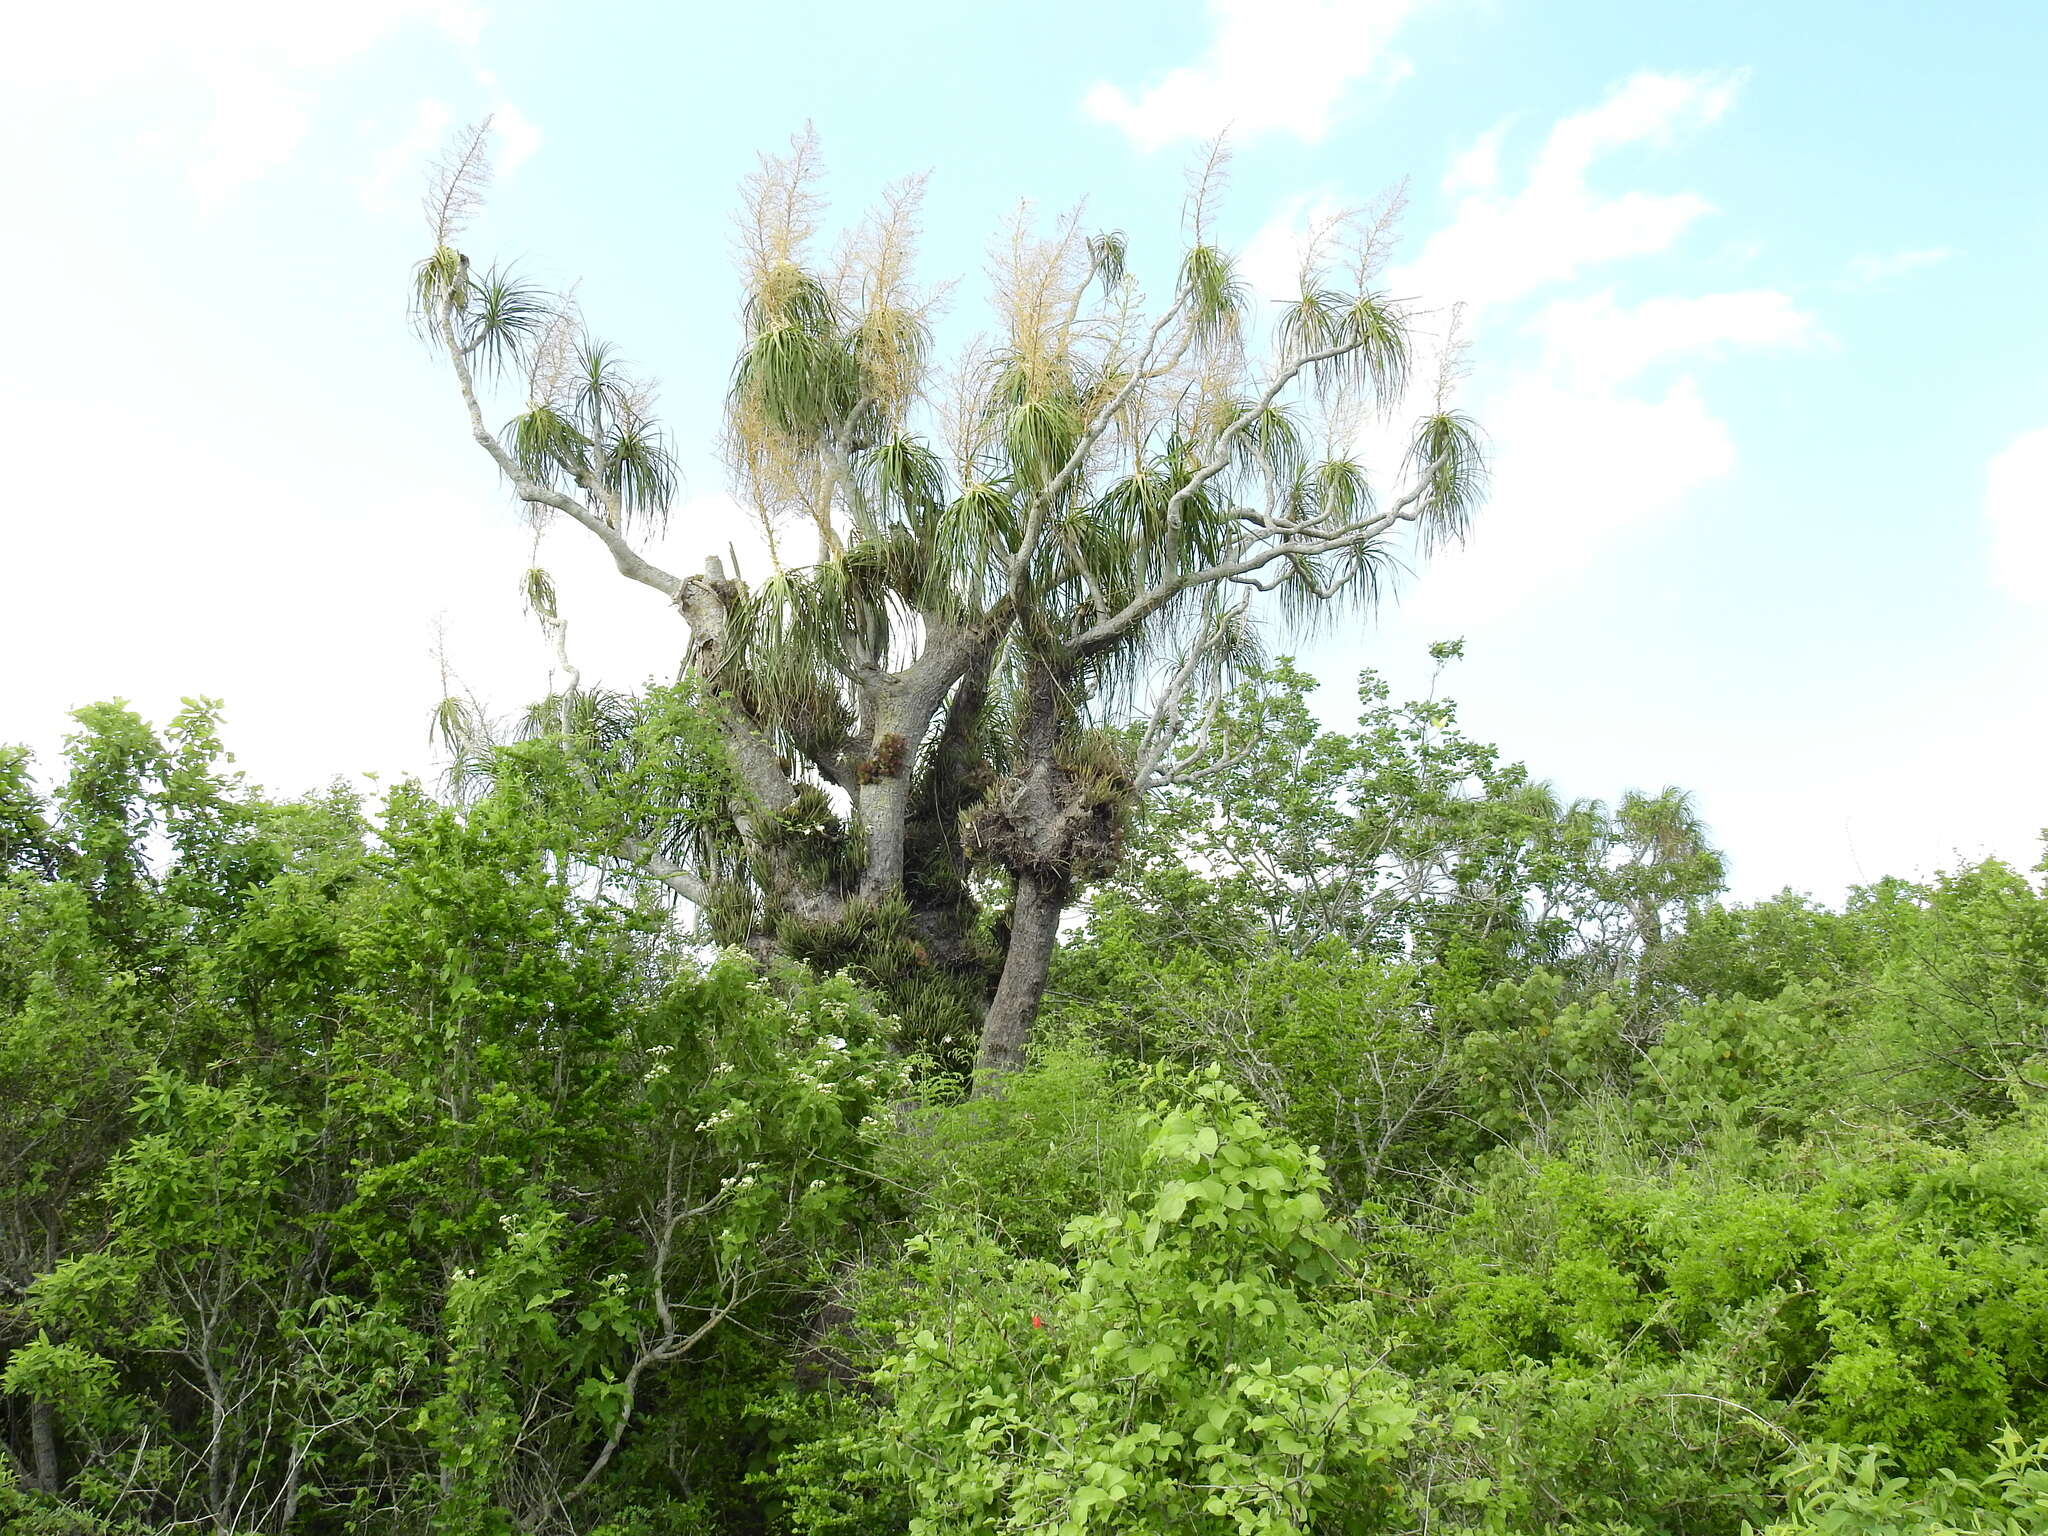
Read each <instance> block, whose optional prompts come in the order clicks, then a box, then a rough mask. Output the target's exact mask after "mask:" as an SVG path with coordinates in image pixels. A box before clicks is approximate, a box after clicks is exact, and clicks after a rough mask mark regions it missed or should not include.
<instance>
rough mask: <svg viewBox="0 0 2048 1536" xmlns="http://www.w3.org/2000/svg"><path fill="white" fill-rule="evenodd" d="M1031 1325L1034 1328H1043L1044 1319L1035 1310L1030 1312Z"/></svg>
mask: <svg viewBox="0 0 2048 1536" xmlns="http://www.w3.org/2000/svg"><path fill="white" fill-rule="evenodd" d="M1031 1326H1032V1327H1034V1328H1043V1327H1044V1326H1045V1321H1044V1319H1043V1318H1041V1317H1040V1316H1039V1315H1038V1314H1037V1313H1036V1312H1034V1313H1032V1314H1031Z"/></svg>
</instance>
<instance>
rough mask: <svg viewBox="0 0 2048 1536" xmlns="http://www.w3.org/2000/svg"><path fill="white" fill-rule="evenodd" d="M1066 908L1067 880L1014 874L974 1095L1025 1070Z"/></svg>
mask: <svg viewBox="0 0 2048 1536" xmlns="http://www.w3.org/2000/svg"><path fill="white" fill-rule="evenodd" d="M1066 904H1067V889H1066V882H1065V881H1063V880H1060V879H1057V878H1055V877H1052V876H1048V875H1041V874H1035V873H1033V872H1032V871H1030V870H1021V871H1019V872H1018V875H1017V904H1016V909H1015V910H1014V911H1013V912H1012V914H1011V916H1010V948H1009V953H1008V954H1007V955H1006V956H1005V957H1004V959H1003V975H1002V980H1001V981H999V982H998V983H997V984H996V995H995V1001H993V1002H992V1003H990V1004H989V1006H988V1018H987V1019H986V1021H985V1022H984V1023H983V1024H982V1027H981V1055H980V1057H979V1058H978V1059H977V1060H976V1062H975V1064H974V1091H975V1092H976V1093H977V1094H985V1093H993V1092H995V1091H997V1089H998V1087H999V1086H1000V1084H1001V1081H1002V1078H1003V1076H1004V1074H1005V1073H1009V1072H1014V1071H1016V1070H1017V1069H1018V1068H1019V1067H1021V1066H1023V1065H1024V1048H1025V1047H1026V1046H1027V1045H1028V1044H1029V1043H1030V1041H1031V1026H1032V1025H1033V1024H1035V1023H1037V1022H1038V1004H1039V1000H1040V999H1041V998H1043V997H1044V995H1045V981H1046V977H1047V975H1048V974H1049V973H1050V971H1051V969H1052V952H1053V947H1054V946H1055V945H1056V944H1058V942H1059V936H1060V914H1061V913H1062V912H1064V911H1065V910H1066Z"/></svg>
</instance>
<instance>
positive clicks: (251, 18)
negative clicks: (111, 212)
mask: <svg viewBox="0 0 2048 1536" xmlns="http://www.w3.org/2000/svg"><path fill="white" fill-rule="evenodd" d="M483 19H484V13H483V12H482V10H481V9H479V8H478V7H476V6H474V5H471V4H467V3H465V0H354V3H352V4H349V5H280V4H277V3H275V0H193V3H191V4H185V5H164V4H161V3H158V0H113V3H110V4H104V5H95V6H33V7H30V8H28V9H27V10H25V11H23V13H22V15H21V17H20V18H19V20H17V21H15V23H14V25H13V27H12V30H11V33H10V36H9V44H10V47H9V48H8V50H7V53H6V55H5V58H4V60H0V99H4V101H5V106H4V108H0V111H5V112H6V113H7V114H8V115H15V116H19V117H21V118H23V119H26V120H31V121H33V120H40V119H41V118H42V116H43V115H44V114H46V113H47V112H48V111H50V110H51V109H52V108H53V107H56V106H59V105H63V104H79V105H91V104H93V103H96V102H99V101H101V100H103V99H105V98H109V97H115V98H118V99H119V100H120V101H121V102H122V103H123V104H125V105H130V106H133V105H134V104H135V103H136V102H138V101H140V102H143V103H144V104H145V105H144V108H143V109H144V110H146V111H148V112H150V113H151V114H152V115H153V116H154V117H155V118H156V119H157V121H156V122H155V123H153V124H152V125H151V127H150V128H149V129H147V130H145V132H144V134H143V136H142V138H143V143H144V145H145V146H146V147H149V148H152V149H154V150H156V151H157V152H158V153H161V154H164V155H167V156H169V157H172V158H175V159H178V160H180V161H182V162H183V163H184V172H185V175H186V177H187V179H188V181H189V183H190V185H191V187H192V190H193V193H194V195H195V197H196V198H197V199H198V200H199V202H200V204H201V205H202V206H204V207H215V206H218V205H219V204H220V203H221V202H223V201H225V200H226V199H227V198H229V197H231V196H233V195H234V194H235V192H237V191H238V190H239V189H240V188H241V187H243V186H245V185H247V184H248V183H250V182H252V181H255V180H257V179H259V178H261V177H262V176H264V175H266V174H268V173H269V172H270V171H273V170H275V169H276V168H277V167H278V166H280V165H282V164H284V163H285V162H286V161H288V160H289V159H290V158H291V156H292V155H293V153H294V152H295V151H296V150H297V148H298V145H299V142H300V141H301V139H303V138H304V136H305V133H306V130H307V127H308V125H309V123H310V121H311V114H312V109H313V106H314V104H315V102H316V100H317V97H318V91H319V88H320V86H321V85H322V84H324V81H325V77H326V76H327V75H328V74H330V73H331V72H333V71H334V70H336V69H337V68H339V67H340V66H342V65H344V64H346V63H347V62H348V61H349V60H351V59H353V58H355V57H356V56H357V55H359V54H362V53H365V52H367V51H369V50H370V49H371V48H373V47H375V46H376V45H378V44H380V43H382V42H384V41H385V40H386V39H387V38H389V37H392V36H394V35H396V34H398V33H401V32H404V31H407V30H411V29H415V28H425V29H429V30H432V31H435V32H438V33H439V34H441V35H442V36H443V37H445V38H447V39H448V40H450V41H451V42H454V43H456V44H458V45H460V46H463V47H473V46H474V45H475V44H476V41H477V38H478V35H479V33H480V32H481V29H482V26H483ZM144 83H147V84H152V85H155V86H157V87H159V88H160V90H159V92H149V93H138V92H137V91H136V89H135V88H136V86H137V85H138V84H144ZM164 87H168V88H169V90H168V94H167V95H165V94H162V93H161V88H164ZM187 94H192V95H196V96H197V97H198V98H199V99H200V105H199V110H198V113H197V114H196V115H197V117H198V119H199V121H198V124H197V126H196V128H195V127H193V126H190V125H189V123H188V119H189V117H191V116H192V115H193V114H191V113H190V112H189V111H188V110H187V105H186V103H185V101H184V100H183V99H182V98H183V97H185V96H186V95H187Z"/></svg>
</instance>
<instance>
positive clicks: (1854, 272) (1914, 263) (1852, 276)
mask: <svg viewBox="0 0 2048 1536" xmlns="http://www.w3.org/2000/svg"><path fill="white" fill-rule="evenodd" d="M1955 254H1956V253H1955V252H1954V251H1953V250H1950V249H1949V248H1948V247H1947V246H1945V245H1937V246H1929V247H1928V248H1926V249H1925V250H1917V251H1893V252H1890V253H1889V254H1886V255H1879V254H1877V253H1875V252H1866V253H1865V254H1863V255H1861V256H1858V257H1857V258H1856V259H1855V260H1854V261H1852V262H1850V263H1849V278H1848V280H1849V282H1850V283H1852V284H1853V285H1855V286H1856V287H1859V288H1875V287H1876V286H1878V285H1879V284H1880V283H1888V282H1890V281H1891V280H1892V279H1893V278H1895V277H1906V276H1908V275H1910V274H1912V273H1914V272H1921V271H1924V270H1926V269H1927V268H1928V267H1938V266H1940V265H1941V264H1942V263H1943V262H1944V261H1947V260H1948V259H1949V258H1950V257H1951V256H1954V255H1955Z"/></svg>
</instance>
